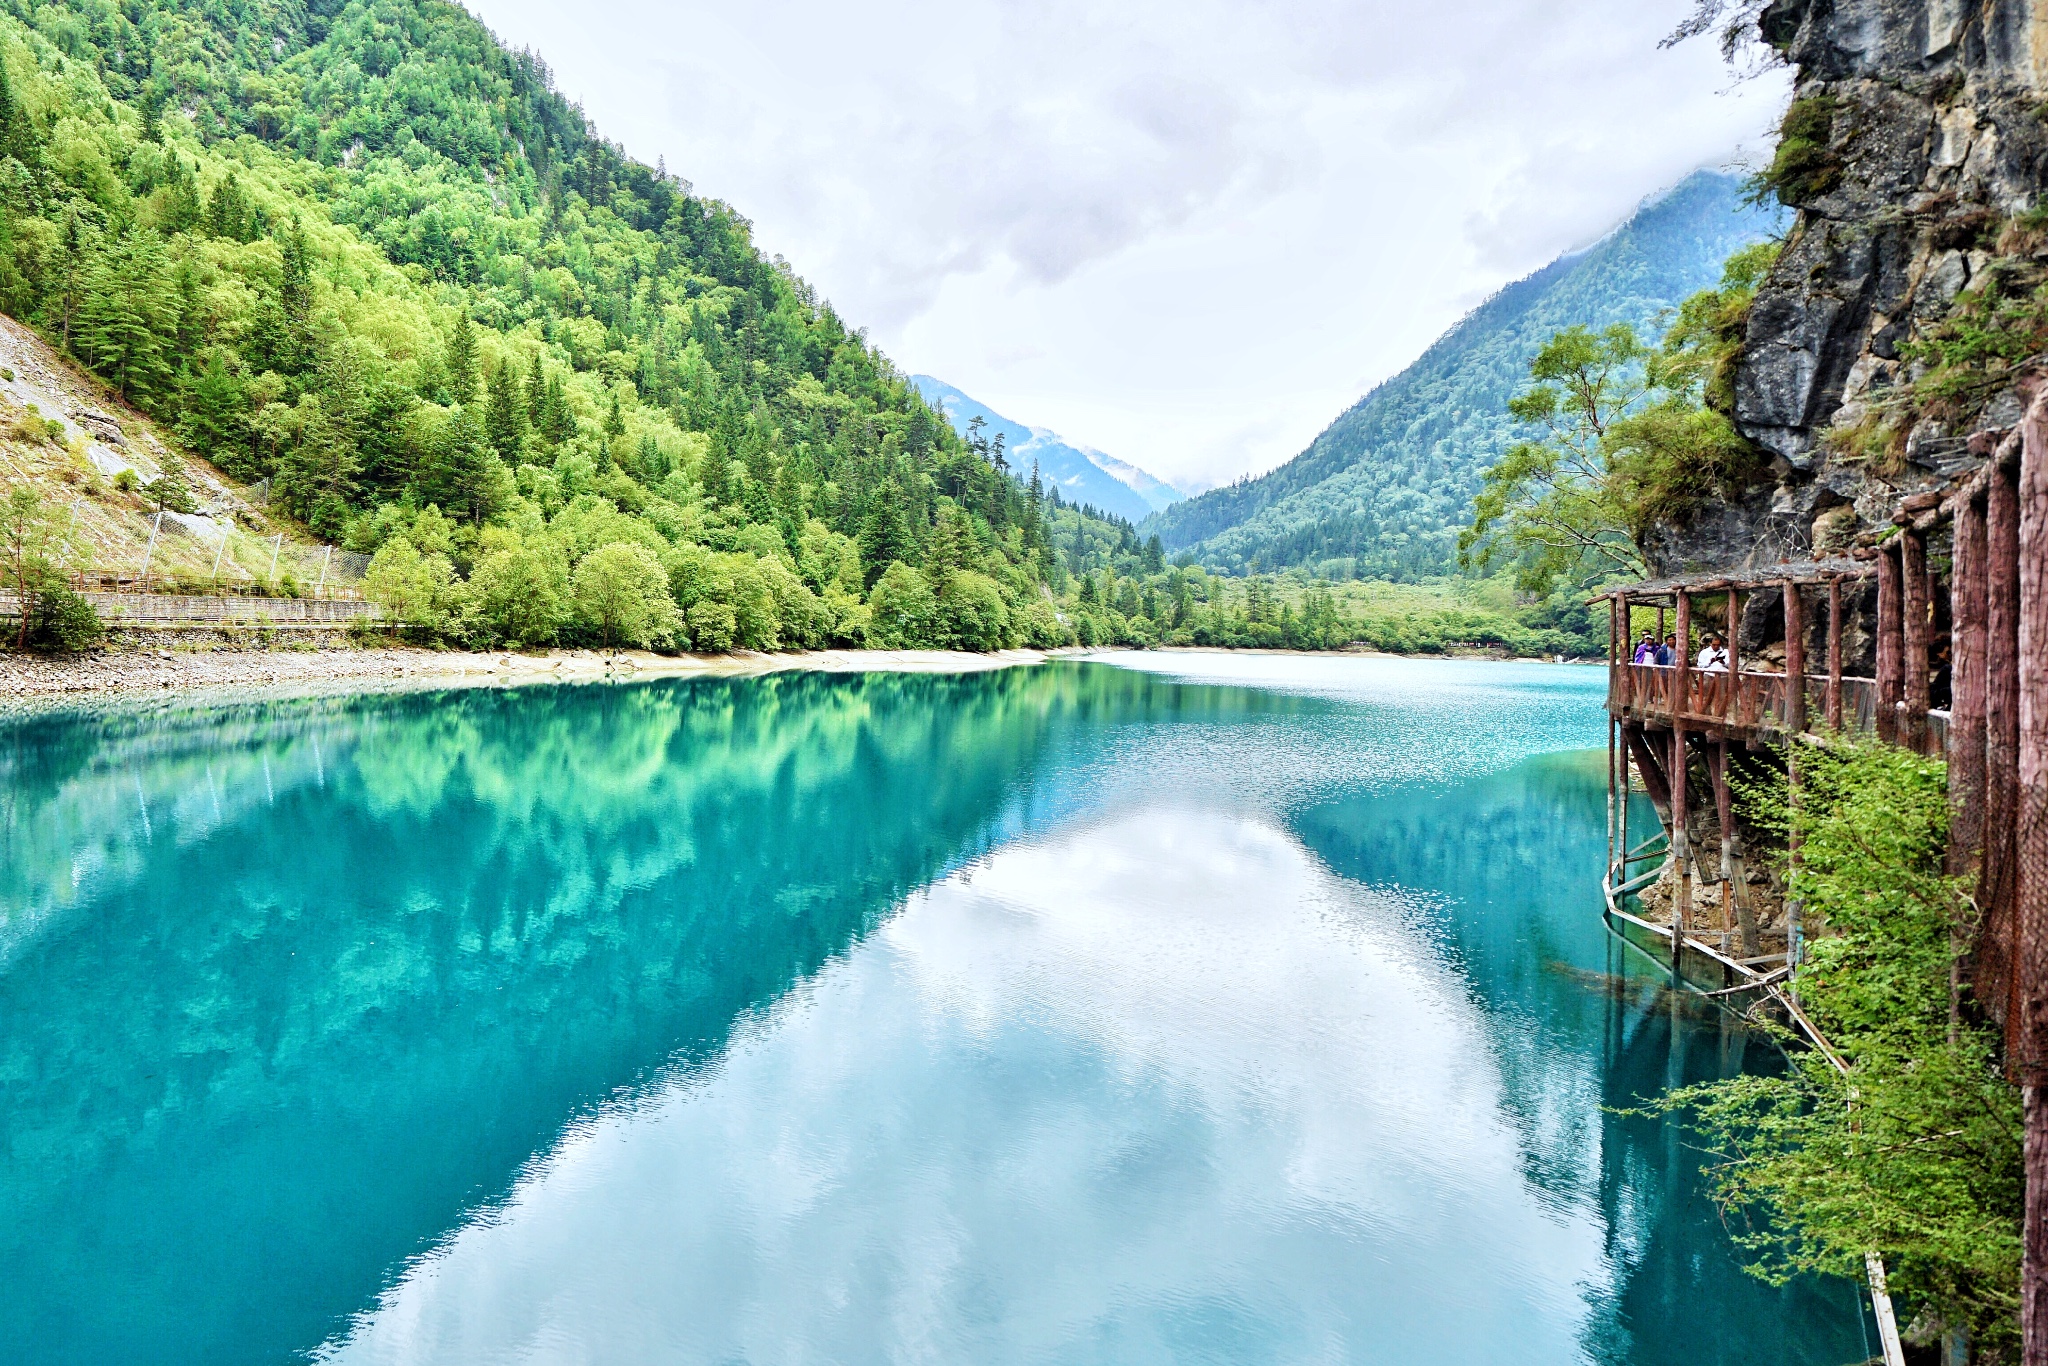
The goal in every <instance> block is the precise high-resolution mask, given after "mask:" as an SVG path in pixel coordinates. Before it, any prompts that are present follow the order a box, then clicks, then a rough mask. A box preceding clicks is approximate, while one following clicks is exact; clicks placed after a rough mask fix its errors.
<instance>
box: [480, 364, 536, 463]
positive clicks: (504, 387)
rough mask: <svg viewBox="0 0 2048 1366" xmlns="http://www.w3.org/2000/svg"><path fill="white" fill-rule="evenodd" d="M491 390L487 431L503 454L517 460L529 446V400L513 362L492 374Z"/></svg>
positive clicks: (501, 366)
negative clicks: (527, 441)
mask: <svg viewBox="0 0 2048 1366" xmlns="http://www.w3.org/2000/svg"><path fill="white" fill-rule="evenodd" d="M489 387H490V393H489V397H488V400H487V404H486V408H485V413H484V430H485V431H486V432H487V433H488V434H489V435H490V440H491V446H492V448H493V449H495V450H496V451H497V452H498V454H499V455H501V456H503V457H504V458H505V459H507V460H516V459H517V458H518V456H519V452H520V450H521V449H522V448H523V447H524V445H525V443H526V401H525V399H524V397H523V396H522V395H521V394H520V392H519V379H518V376H517V375H516V374H515V373H514V371H513V367H512V362H511V361H509V360H508V361H506V362H505V363H503V364H502V365H499V366H498V367H497V368H496V369H494V370H493V371H491V382H490V386H489Z"/></svg>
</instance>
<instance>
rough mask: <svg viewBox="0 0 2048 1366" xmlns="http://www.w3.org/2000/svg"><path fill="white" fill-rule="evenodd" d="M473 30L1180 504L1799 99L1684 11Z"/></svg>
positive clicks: (754, 1)
mask: <svg viewBox="0 0 2048 1366" xmlns="http://www.w3.org/2000/svg"><path fill="white" fill-rule="evenodd" d="M470 3H471V6H472V8H473V9H475V10H476V12H477V13H479V14H480V15H481V16H482V17H483V18H484V20H485V21H486V22H487V23H489V24H490V25H491V26H492V27H493V28H494V29H496V30H497V31H498V33H499V34H500V36H501V37H503V38H504V39H505V40H506V41H508V42H510V43H512V44H514V45H515V46H530V47H533V48H534V49H536V50H537V51H539V52H540V53H541V54H542V55H543V57H544V58H545V59H546V60H547V61H548V63H549V64H550V65H551V66H552V67H553V68H554V71H555V73H556V77H557V80H558V82H559V84H560V86H561V88H562V90H563V91H564V92H565V93H566V94H567V95H569V96H570V97H571V98H573V99H576V100H579V101H581V102H582V104H583V106H584V108H585V109H586V110H587V111H588V112H589V113H590V114H591V116H592V117H593V118H594V119H595V121H596V122H597V124H598V127H599V128H600V129H601V130H602V131H603V132H604V133H605V134H606V135H607V136H609V137H612V138H614V139H617V140H620V141H622V142H624V144H625V145H626V148H627V150H628V151H629V152H631V153H632V154H633V155H635V156H637V157H639V158H641V159H643V160H645V161H648V162H653V161H654V160H655V159H656V158H657V157H659V158H663V159H665V160H666V161H667V164H668V166H669V169H670V170H672V171H674V172H676V173H677V174H679V175H682V176H684V177H686V178H688V179H689V180H691V181H692V182H693V183H694V184H695V185H696V186H697V188H698V190H699V191H700V192H703V193H706V194H710V195H714V196H716V197H718V198H721V199H725V200H727V201H729V202H730V203H732V204H733V205H734V206H735V207H736V208H738V209H739V210H740V212H742V213H744V214H745V215H747V216H748V217H749V218H751V219H752V220H753V222H754V224H755V229H756V235H757V238H758V240H759V242H760V243H761V245H762V246H763V247H764V248H765V249H767V250H768V251H770V252H779V253H781V254H782V255H784V256H786V257H787V258H788V259H789V260H790V261H791V262H792V263H793V264H794V265H795V266H796V268H797V270H798V271H799V272H800V273H801V274H803V275H804V276H805V277H807V278H808V279H810V280H811V281H813V282H814V283H816V284H817V285H818V287H819V289H820V290H821V292H822V293H823V294H824V295H825V296H826V297H827V298H830V299H831V300H832V301H833V302H834V304H835V305H837V306H838V307H839V309H840V310H841V312H842V313H843V314H844V315H845V316H846V317H847V318H848V319H849V320H850V321H852V322H853V323H855V324H857V325H863V326H866V327H867V328H868V329H869V330H870V334H871V335H872V336H873V337H874V339H875V340H877V341H878V342H880V343H881V345H882V346H883V348H884V349H885V350H886V351H887V352H888V353H889V354H890V356H892V357H893V358H894V359H895V360H896V362H897V363H898V364H899V365H901V366H903V367H904V368H905V369H906V370H907V371H910V372H924V373H929V374H934V375H937V376H939V377H941V378H943V379H945V380H947V381H949V382H951V383H953V384H955V385H958V386H959V387H960V388H962V389H964V390H966V391H967V392H969V393H971V394H973V395H974V396H976V397H977V398H979V399H981V400H982V401H983V402H984V403H986V404H988V405H989V406H991V407H993V408H995V409H997V410H998V411H1000V412H1002V413H1004V414H1006V415H1008V416H1010V417H1013V418H1016V419H1018V420H1020V421H1024V422H1029V423H1032V424H1035V425H1038V426H1045V427H1051V428H1054V429H1056V430H1058V431H1059V432H1061V433H1062V434H1063V435H1065V436H1066V437H1068V438H1069V439H1070V440H1074V441H1079V442H1083V443H1086V444H1089V445H1094V446H1097V447H1100V448H1101V449H1103V450H1106V451H1109V452H1110V453H1111V454H1114V455H1117V456H1120V457H1122V458H1124V459H1126V460H1130V461H1132V462H1133V463H1135V464H1138V465H1140V466H1142V467H1144V468H1146V469H1149V470H1151V471H1152V472H1154V473H1155V474H1158V475H1159V476H1160V477H1162V478H1165V479H1167V480H1170V481H1173V482H1176V483H1179V484H1181V485H1183V486H1185V487H1196V488H1199V487H1206V486H1208V485H1210V484H1214V483H1219V482H1224V481H1227V480H1229V479H1231V478H1233V477H1235V476H1236V475H1238V474H1241V473H1245V472H1248V471H1258V470H1264V469H1269V468H1271V467H1272V466H1274V465H1277V464H1279V463H1281V462H1282V461H1284V460H1286V459H1288V458H1289V457H1290V456H1292V455H1294V454H1295V453H1296V452H1297V451H1299V450H1300V449H1301V448H1302V446H1304V445H1305V444H1306V443H1307V442H1308V440H1309V439H1310V438H1311V437H1313V436H1314V435H1315V434H1316V432H1318V431H1319V430H1321V429H1322V428H1323V427H1324V426H1325V425H1326V424H1327V423H1328V422H1329V421H1330V419H1331V418H1333V417H1334V416H1336V414H1337V413H1338V412H1339V411H1341V410H1342V409H1343V408H1344V407H1345V406H1346V405H1348V404H1349V403H1351V402H1352V401H1353V400H1354V399H1356V398H1357V397H1358V396H1359V395H1361V394H1362V393H1364V392H1365V391H1366V389H1368V388H1369V387H1370V386H1371V385H1372V384H1373V383H1375V382H1376V381H1378V380H1380V379H1383V378H1385V377H1386V376H1388V375H1390V374H1392V373H1394V372H1396V371H1398V370H1399V369H1400V368H1401V367H1402V366H1404V365H1405V364H1407V363H1408V362H1409V361H1410V360H1412V359H1414V357H1415V356H1416V354H1417V353H1418V352H1420V351H1421V349H1422V348H1423V347H1424V346H1426V345H1427V344H1428V343H1429V342H1430V340H1431V339H1433V338H1434V337H1435V336H1436V335H1437V334H1438V333H1440V332H1442V331H1443V330H1444V328H1446V327H1447V326H1449V325H1450V324H1451V323H1452V322H1454V321H1456V319H1457V318H1458V317H1459V316H1460V315H1461V314H1463V313H1464V312H1465V311H1466V310H1467V309H1469V308H1470V307H1471V306H1472V305H1473V304H1475V303H1477V302H1478V301H1479V300H1481V299H1482V298H1484V297H1485V296H1486V295H1488V294H1489V293H1491V292H1492V291H1493V290H1495V289H1497V288H1499V287H1500V286H1501V285H1502V284H1504V283H1506V282H1508V281H1509V280H1512V279H1515V278H1517V277H1519V276H1521V275H1524V274H1527V273H1528V272H1529V271H1531V270H1534V269H1536V268H1537V267H1538V266H1540V265H1542V264H1543V263H1544V262H1546V261H1548V260H1550V259H1551V258H1552V257H1554V256H1556V255H1557V254H1558V253H1559V252H1562V251H1566V250H1570V249H1572V248H1574V247H1579V246H1583V245H1585V244H1586V243H1588V242H1589V241H1591V240H1593V239H1594V238H1597V237H1598V236H1599V235H1600V234H1601V233H1602V232H1603V231H1605V230H1606V229H1607V228H1608V227H1610V226H1612V225H1613V224H1614V223H1615V222H1616V221H1618V220H1619V219H1620V218H1622V217H1624V216H1625V215H1626V214H1627V213H1628V212H1629V210H1630V209H1631V208H1633V207H1634V206H1635V205H1636V204H1637V203H1638V202H1639V201H1640V200H1641V199H1642V198H1643V197H1644V196H1646V195H1648V194H1651V193H1653V192H1654V191H1656V190H1658V189H1659V188H1661V187H1663V186H1666V185H1669V184H1671V183H1672V182H1674V181H1676V180H1677V179H1679V178H1680V177H1681V176H1683V175H1684V174H1686V173H1687V172H1688V171H1690V170H1692V169H1694V168H1695V167H1699V166H1717V165H1727V164H1730V163H1731V162H1733V161H1735V160H1737V159H1739V158H1742V157H1744V156H1754V155H1755V153H1756V151H1757V149H1758V147H1759V146H1760V145H1762V140H1763V139H1764V137H1765V135H1766V133H1767V131H1768V129H1769V128H1770V127H1771V126H1772V125H1773V124H1775V122H1776V119H1777V116H1778V114H1779V112H1780V111H1781V109H1782V107H1783V103H1784V100H1785V98H1786V86H1785V83H1784V81H1783V80H1782V78H1780V77H1776V76H1770V77H1765V78H1762V79H1758V80H1753V81H1750V82H1747V83H1744V84H1740V85H1737V84H1735V83H1734V82H1733V81H1732V80H1731V77H1730V75H1729V73H1728V71H1727V70H1726V68H1724V67H1723V66H1722V65H1721V63H1720V59H1719V54H1718V52H1717V50H1716V49H1715V46H1714V45H1713V44H1712V43H1711V42H1694V43H1690V44H1686V45H1684V46H1683V47H1681V48H1679V49H1677V50H1674V51H1659V50H1658V49H1657V39H1658V38H1659V37H1660V36H1662V35H1663V34H1664V33H1665V32H1667V31H1669V29H1670V28H1671V26H1672V25H1673V24H1674V23H1675V22H1676V21H1677V20H1678V19H1679V18H1680V17H1681V16H1682V15H1683V14H1684V13H1685V12H1686V11H1688V10H1690V9H1691V7H1692V6H1691V0H1576V3H1571V4H1563V3H1558V0H1429V3H1421V0H1407V3H1399V4H1396V3H1388V2H1387V0H1263V3H1261V2H1260V0H1116V3H1112V4H1106V5H1105V4H1102V3H1100V0H1089V2H1088V3H1081V0H945V2H944V3H936V2H935V0H884V3H880V4H871V5H847V4H840V3H825V0H750V3H745V4H732V3H729V2H728V3H722V4H717V5H710V4H701V3H697V0H661V2H660V3H657V2H656V0H581V3H578V4H574V5H564V4H562V3H560V0H470Z"/></svg>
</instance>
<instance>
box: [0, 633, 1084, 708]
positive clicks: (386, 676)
mask: <svg viewBox="0 0 2048 1366" xmlns="http://www.w3.org/2000/svg"><path fill="white" fill-rule="evenodd" d="M1047 658H1049V656H1048V655H1047V654H1046V653H1045V652H1042V651H1038V650H1004V651H1001V652H999V653H996V654H987V655H980V654H965V653H959V652H955V651H948V650H808V651H800V652H795V653H790V654H754V653H739V654H730V655H658V654H653V653H651V652H649V651H645V650H611V651H600V650H550V651H548V652H546V653H544V654H517V653H513V652H510V651H503V650H492V651H460V650H423V649H415V648H410V647H403V646H396V647H388V648H374V649H342V650H331V649H330V650H289V649H270V650H160V649H149V650H107V651H102V652H99V653H96V654H90V655H74V656H68V657H43V656H36V655H15V654H9V655H4V656H0V705H5V704H7V703H15V704H34V703H38V702H49V701H53V700H57V701H61V700H63V699H66V698H89V697H113V696H134V695H148V694H157V695H163V694H165V693H170V692H190V691H197V690H204V689H210V688H251V687H257V688H271V687H278V686H288V685H310V686H318V685H324V684H329V683H344V682H347V683H367V684H370V685H373V686H374V685H380V684H388V683H404V684H407V685H444V686H445V685H454V686H486V685H504V684H519V683H549V682H588V683H595V682H623V681H628V680H632V679H636V678H680V677H696V676H710V677H719V676H745V675H751V674H766V673H778V672H782V671H785V670H792V669H810V670H816V671H819V672H824V673H980V672H984V671H986V670H990V669H1007V668H1013V667H1015V666H1017V665H1020V664H1037V663H1040V662H1042V661H1044V660H1045V659H1047Z"/></svg>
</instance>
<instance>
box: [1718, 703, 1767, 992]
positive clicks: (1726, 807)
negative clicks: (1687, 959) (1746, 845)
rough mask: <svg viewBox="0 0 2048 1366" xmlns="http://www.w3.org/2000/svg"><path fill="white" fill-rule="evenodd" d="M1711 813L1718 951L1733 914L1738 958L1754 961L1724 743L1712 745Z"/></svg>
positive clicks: (1752, 920)
mask: <svg viewBox="0 0 2048 1366" xmlns="http://www.w3.org/2000/svg"><path fill="white" fill-rule="evenodd" d="M1714 814H1715V816H1716V817H1717V818H1718V819H1719V820H1720V822H1721V882H1722V886H1723V889H1724V890H1723V892H1722V901H1721V951H1722V952H1723V953H1726V952H1727V951H1728V929H1729V925H1728V918H1729V912H1730V911H1731V909H1732V911H1733V913H1734V917H1735V922H1736V924H1738V925H1739V926H1741V928H1742V956H1743V957H1744V958H1754V957H1756V956H1757V955H1758V954H1760V953H1762V952H1763V945H1762V943H1761V942H1760V940H1759V938H1758V935H1757V928H1756V913H1755V911H1754V910H1752V909H1751V908H1750V904H1749V869H1748V867H1747V865H1746V864H1745V862H1744V860H1743V856H1742V855H1743V849H1742V836H1741V835H1740V833H1738V832H1737V830H1736V828H1735V801H1734V794H1733V792H1732V791H1731V790H1730V789H1729V786H1728V742H1727V740H1725V739H1724V740H1721V741H1719V742H1717V743H1716V745H1715V746H1714Z"/></svg>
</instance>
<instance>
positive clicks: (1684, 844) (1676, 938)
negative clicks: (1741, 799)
mask: <svg viewBox="0 0 2048 1366" xmlns="http://www.w3.org/2000/svg"><path fill="white" fill-rule="evenodd" d="M1688 766H1689V765H1688V764H1687V761H1686V748H1685V729H1684V727H1682V726H1673V727H1672V728H1671V763H1670V766H1669V770H1668V771H1669V773H1670V775H1671V857H1672V861H1673V863H1672V866H1673V868H1674V870H1675V871H1676V873H1677V875H1678V877H1677V885H1676V886H1675V887H1674V888H1673V890H1672V897H1671V970H1672V971H1673V972H1677V971H1678V970H1679V968H1680V967H1681V966H1682V964H1683V950H1684V947H1685V936H1686V933H1687V932H1688V931H1689V930H1690V929H1691V926H1692V834H1691V831H1689V830H1688V829H1687V823H1688V820H1689V818H1690V815H1691V812H1690V809H1689V808H1690V806H1691V803H1690V801H1689V800H1688V795H1689V794H1688V793H1687V792H1686V786H1687V784H1686V769H1687V768H1688Z"/></svg>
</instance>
